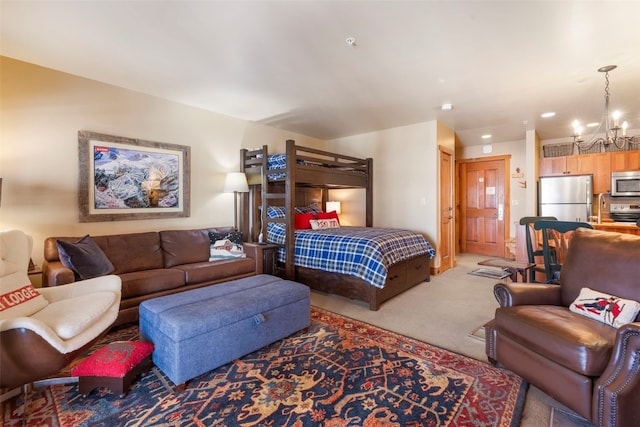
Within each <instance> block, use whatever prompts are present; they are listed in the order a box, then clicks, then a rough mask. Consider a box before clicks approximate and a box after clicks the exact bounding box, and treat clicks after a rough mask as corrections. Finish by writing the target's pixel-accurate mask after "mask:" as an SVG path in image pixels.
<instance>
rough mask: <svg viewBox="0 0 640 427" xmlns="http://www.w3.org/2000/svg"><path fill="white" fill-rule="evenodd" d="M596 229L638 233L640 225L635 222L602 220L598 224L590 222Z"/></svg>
mask: <svg viewBox="0 0 640 427" xmlns="http://www.w3.org/2000/svg"><path fill="white" fill-rule="evenodd" d="M589 224H591V225H593V228H595V229H596V230H604V231H615V232H617V233H627V234H637V235H640V227H638V226H637V225H636V223H635V222H604V221H603V222H602V223H600V224H598V223H595V222H590V223H589Z"/></svg>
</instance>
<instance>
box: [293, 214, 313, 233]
mask: <svg viewBox="0 0 640 427" xmlns="http://www.w3.org/2000/svg"><path fill="white" fill-rule="evenodd" d="M312 219H315V218H314V216H313V214H312V213H311V212H309V213H297V214H296V216H295V219H294V226H295V229H296V230H307V229H310V228H311V224H310V223H309V221H310V220H312Z"/></svg>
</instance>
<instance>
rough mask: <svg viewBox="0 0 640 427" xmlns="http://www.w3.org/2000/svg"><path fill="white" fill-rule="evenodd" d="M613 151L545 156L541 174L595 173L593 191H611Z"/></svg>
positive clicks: (541, 162) (541, 161) (541, 165)
mask: <svg viewBox="0 0 640 427" xmlns="http://www.w3.org/2000/svg"><path fill="white" fill-rule="evenodd" d="M610 155H611V153H592V154H574V155H571V156H558V157H543V158H542V159H540V165H539V175H540V176H566V175H589V174H591V175H593V192H594V194H597V193H607V192H609V191H611V157H610Z"/></svg>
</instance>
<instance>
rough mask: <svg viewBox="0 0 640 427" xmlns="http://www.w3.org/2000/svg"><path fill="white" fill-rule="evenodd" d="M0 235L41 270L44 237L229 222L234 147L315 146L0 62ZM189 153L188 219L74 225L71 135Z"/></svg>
mask: <svg viewBox="0 0 640 427" xmlns="http://www.w3.org/2000/svg"><path fill="white" fill-rule="evenodd" d="M0 61H1V62H0V68H1V69H2V73H1V76H0V78H1V80H0V99H1V103H0V120H1V122H0V176H1V177H2V178H3V184H2V186H3V188H2V202H1V203H2V204H1V205H0V228H1V229H6V228H17V229H21V230H23V231H25V232H26V233H28V234H30V235H31V236H33V239H34V249H33V253H32V256H33V259H34V261H35V262H36V264H38V265H41V263H42V253H43V242H44V239H45V238H46V237H49V236H82V235H84V234H93V235H100V234H115V233H129V232H139V231H149V230H162V229H172V228H173V229H189V228H200V227H208V226H222V225H231V224H233V196H232V195H231V194H226V193H223V192H222V188H223V183H224V176H225V174H226V172H229V171H237V170H238V169H239V162H240V152H239V150H240V149H241V148H252V147H259V146H262V145H265V144H266V145H268V146H269V150H270V151H271V152H278V151H284V147H285V141H286V140H287V139H294V140H296V142H297V143H299V144H301V145H305V146H309V147H316V148H320V149H322V148H325V142H324V141H322V140H318V139H314V138H309V137H306V136H303V135H298V134H293V133H291V132H284V131H282V130H279V129H276V128H271V127H267V126H263V125H258V124H254V123H250V122H246V121H243V120H239V119H235V118H231V117H228V116H224V115H221V114H215V113H211V112H208V111H205V110H201V109H197V108H192V107H188V106H185V105H182V104H178V103H174V102H170V101H166V100H163V99H160V98H156V97H153V96H148V95H145V94H141V93H138V92H133V91H130V90H126V89H122V88H118V87H114V86H110V85H107V84H103V83H99V82H96V81H93V80H88V79H84V78H80V77H76V76H72V75H69V74H65V73H61V72H58V71H54V70H51V69H47V68H42V67H38V66H35V65H33V64H28V63H25V62H20V61H16V60H13V59H10V58H6V57H0ZM79 130H85V131H94V132H99V133H105V134H109V135H117V136H124V137H129V138H139V139H145V140H150V141H158V142H167V143H173V144H181V145H187V146H190V147H191V156H192V160H191V216H190V217H189V218H175V219H162V220H146V221H135V220H134V221H115V222H97V223H80V222H79V221H78V212H79V207H78V200H77V199H78V176H79V170H78V131H79Z"/></svg>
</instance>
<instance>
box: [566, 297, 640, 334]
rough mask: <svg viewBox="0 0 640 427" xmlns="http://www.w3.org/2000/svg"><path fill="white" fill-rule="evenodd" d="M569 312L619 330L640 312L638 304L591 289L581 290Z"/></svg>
mask: <svg viewBox="0 0 640 427" xmlns="http://www.w3.org/2000/svg"><path fill="white" fill-rule="evenodd" d="M569 310H571V311H572V312H574V313H577V314H581V315H583V316H586V317H589V318H591V319H595V320H597V321H599V322H602V323H604V324H606V325H609V326H613V327H614V328H619V327H620V326H622V325H624V324H626V323H630V322H633V321H634V320H635V318H636V316H637V315H638V312H640V303H639V302H637V301H633V300H628V299H624V298H620V297H616V296H614V295H609V294H605V293H602V292H598V291H594V290H593V289H589V288H582V289H581V290H580V295H578V298H576V299H575V301H573V302H572V303H571V305H570V306H569Z"/></svg>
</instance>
